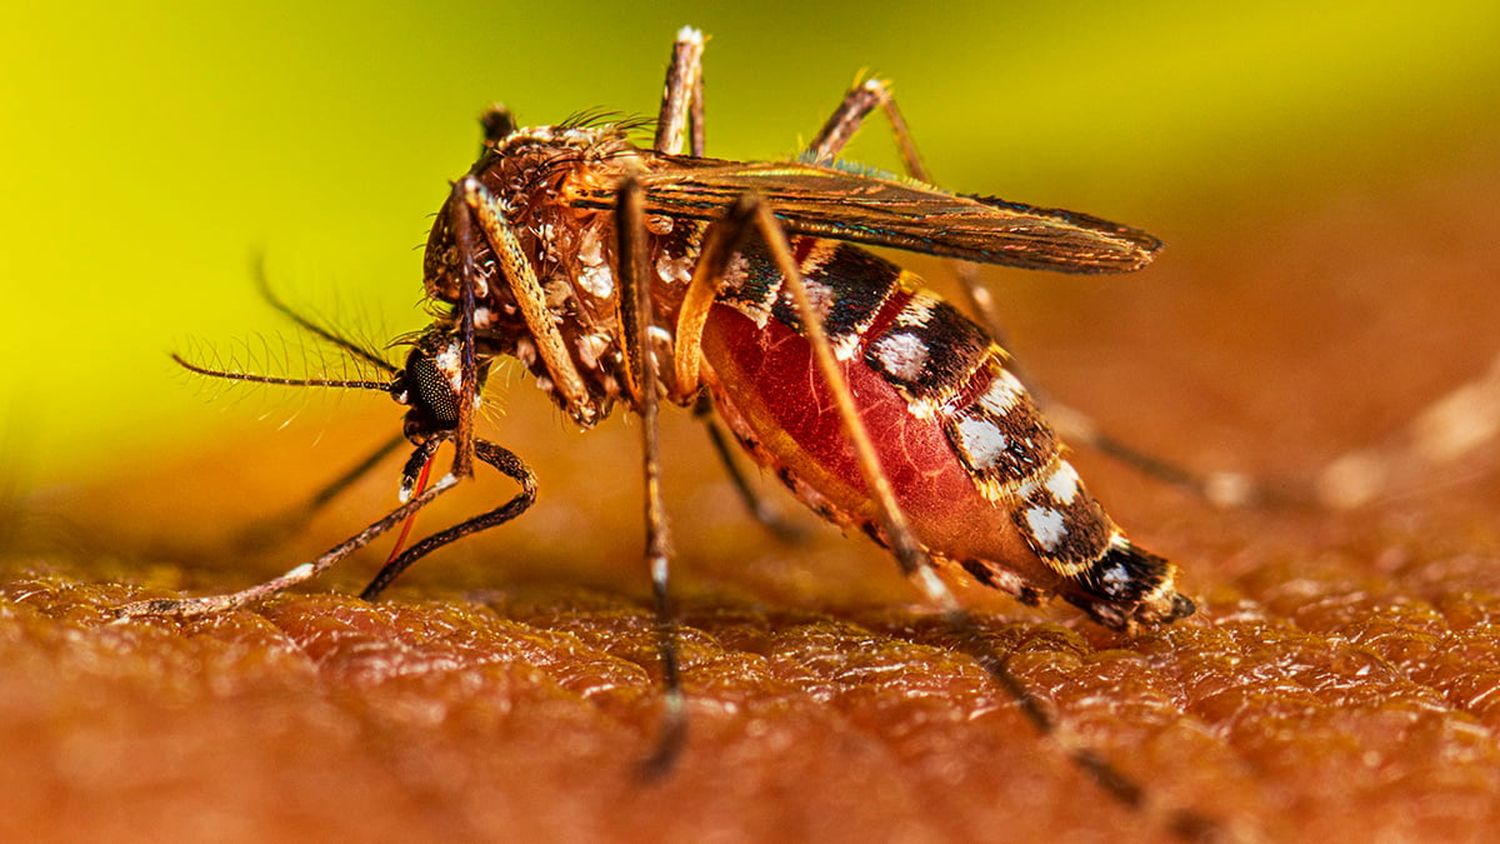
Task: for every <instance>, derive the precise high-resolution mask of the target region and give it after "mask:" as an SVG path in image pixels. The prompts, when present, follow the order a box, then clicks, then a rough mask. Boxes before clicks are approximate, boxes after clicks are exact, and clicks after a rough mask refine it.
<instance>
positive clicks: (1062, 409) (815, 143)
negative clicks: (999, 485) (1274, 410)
mask: <svg viewBox="0 0 1500 844" xmlns="http://www.w3.org/2000/svg"><path fill="white" fill-rule="evenodd" d="M877 108H878V109H880V110H881V111H882V112H884V113H885V116H886V120H887V122H888V123H889V124H890V127H891V134H892V135H894V136H895V139H896V146H897V149H898V150H899V152H900V154H901V160H902V163H903V165H904V167H905V169H906V173H907V175H908V176H910V177H912V178H914V179H916V180H918V181H921V182H927V183H931V182H932V178H931V176H930V175H929V174H928V172H927V168H926V167H925V166H924V165H923V164H922V156H921V155H920V154H919V153H918V152H917V146H916V143H915V142H914V141H913V140H912V137H911V130H910V129H908V128H907V125H906V120H905V118H903V117H902V116H901V111H900V109H899V108H897V107H896V99H895V97H894V96H893V95H892V94H891V90H890V85H889V83H887V82H886V81H885V80H883V79H867V80H865V81H864V82H863V83H860V84H857V85H855V86H854V87H853V88H851V89H850V90H849V91H848V92H847V93H846V94H845V95H844V100H843V102H842V103H840V104H839V107H838V108H837V109H835V110H834V112H833V114H832V115H830V116H829V118H828V121H827V122H826V123H824V124H823V128H822V129H820V130H819V131H818V134H817V135H816V136H815V137H814V138H813V140H812V143H811V144H809V145H808V148H807V154H808V155H809V156H811V157H812V158H813V159H814V160H817V161H830V160H832V159H833V158H835V157H837V155H838V153H839V152H840V151H841V150H842V149H843V148H844V147H845V145H847V144H848V143H849V141H850V140H851V139H852V138H853V137H854V135H855V133H856V132H858V131H859V128H860V126H861V125H862V124H863V123H864V120H865V118H866V117H868V116H869V114H870V113H871V112H872V111H874V110H875V109H877ZM950 264H951V265H952V267H953V271H954V274H955V275H957V277H958V280H959V284H960V287H961V288H962V289H963V292H964V297H965V299H967V301H968V304H969V310H970V312H971V313H972V314H974V316H975V319H977V320H978V322H979V324H980V326H982V327H983V328H984V329H985V331H987V332H989V334H990V336H991V337H993V338H994V340H995V342H997V343H999V344H1000V345H1002V346H1005V345H1006V343H1005V332H1004V330H1003V329H1002V328H1001V325H1000V318H999V314H998V313H997V309H996V307H995V300H994V297H993V296H992V295H991V294H990V291H989V288H988V287H986V286H985V284H984V280H983V279H982V278H981V277H980V273H979V270H978V268H977V267H976V266H975V265H973V264H970V263H966V262H962V261H952V262H950ZM1008 368H1009V369H1010V370H1011V371H1012V373H1013V374H1015V375H1016V376H1017V377H1018V378H1019V379H1020V380H1021V381H1022V382H1023V383H1025V384H1026V386H1027V389H1028V390H1029V391H1030V392H1031V394H1032V396H1033V397H1034V398H1035V399H1036V400H1037V403H1038V404H1040V405H1042V406H1043V407H1044V409H1045V411H1046V413H1047V416H1048V418H1049V419H1050V420H1051V421H1052V423H1053V425H1054V426H1056V427H1057V429H1058V431H1059V432H1060V433H1061V434H1062V435H1063V438H1064V439H1066V440H1068V441H1069V442H1074V443H1077V444H1079V445H1082V446H1087V447H1090V448H1093V449H1095V450H1097V451H1099V452H1100V453H1102V454H1105V455H1107V456H1109V457H1112V458H1114V459H1116V460H1119V461H1120V462H1122V463H1124V464H1125V465H1127V466H1130V467H1132V468H1134V469H1136V470H1137V471H1139V472H1141V473H1143V474H1145V475H1147V476H1148V477H1152V478H1155V479H1157V480H1159V481H1162V482H1164V483H1168V484H1171V485H1173V486H1178V487H1181V488H1183V489H1186V490H1188V491H1190V492H1192V493H1193V494H1195V495H1197V496H1199V497H1201V498H1203V499H1205V500H1207V501H1209V502H1211V503H1213V504H1215V505H1218V506H1221V507H1236V506H1243V505H1245V504H1249V503H1252V501H1259V500H1262V499H1264V498H1269V497H1272V495H1271V493H1270V492H1268V491H1262V490H1258V489H1254V488H1252V484H1251V482H1250V479H1249V478H1247V477H1245V476H1244V475H1240V474H1238V473H1231V472H1212V473H1206V474H1199V473H1197V472H1193V471H1192V470H1189V469H1186V468H1183V467H1181V466H1177V465H1175V464H1172V463H1169V462H1167V461H1164V460H1161V459H1159V458H1156V457H1153V456H1151V455H1149V454H1146V453H1144V452H1142V451H1139V450H1137V449H1135V448H1134V447H1132V446H1130V445H1127V444H1125V443H1123V442H1121V441H1120V440H1117V439H1115V438H1114V437H1112V436H1110V435H1108V434H1106V433H1104V432H1103V431H1100V430H1099V427H1098V425H1096V424H1095V423H1094V421H1093V420H1092V419H1091V418H1089V416H1088V415H1086V414H1084V413H1083V412H1081V411H1079V410H1077V409H1074V408H1072V407H1068V406H1065V405H1062V404H1059V403H1057V402H1055V401H1053V400H1052V399H1051V398H1050V397H1049V396H1047V394H1046V393H1045V392H1044V391H1041V390H1038V389H1036V387H1035V385H1034V382H1033V381H1032V379H1030V378H1029V377H1027V376H1026V374H1025V373H1024V372H1023V371H1021V370H1020V368H1019V365H1018V363H1017V362H1015V361H1014V360H1012V361H1011V362H1010V363H1009V364H1008Z"/></svg>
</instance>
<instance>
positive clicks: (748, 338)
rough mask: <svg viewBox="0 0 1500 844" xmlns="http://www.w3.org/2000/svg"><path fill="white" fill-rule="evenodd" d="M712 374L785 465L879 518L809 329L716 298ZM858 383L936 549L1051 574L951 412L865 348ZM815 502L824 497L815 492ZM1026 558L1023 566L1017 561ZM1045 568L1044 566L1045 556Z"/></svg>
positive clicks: (771, 463) (855, 373) (888, 467)
mask: <svg viewBox="0 0 1500 844" xmlns="http://www.w3.org/2000/svg"><path fill="white" fill-rule="evenodd" d="M703 353H704V356H705V358H706V359H707V361H708V363H709V366H710V367H712V371H711V372H710V373H707V374H706V378H707V380H708V382H709V385H710V387H711V389H712V390H713V394H714V399H715V401H716V402H717V403H718V405H719V406H720V408H721V410H722V412H723V414H724V416H725V417H726V420H727V421H729V423H730V424H731V425H732V426H734V427H735V428H736V430H737V432H738V433H739V434H741V435H742V436H745V435H749V436H750V437H752V438H753V439H754V440H755V441H757V442H758V443H759V447H760V453H758V454H757V455H756V458H757V459H758V460H760V461H761V462H762V463H764V464H766V466H767V468H770V469H773V470H778V471H779V470H782V469H785V470H787V471H789V472H791V473H792V475H794V476H795V477H796V478H798V479H800V480H801V481H802V483H804V484H806V485H807V486H808V487H810V488H811V489H812V490H814V491H815V492H816V493H817V494H818V495H820V496H821V497H822V498H823V499H824V500H825V502H826V503H827V504H828V505H830V506H831V507H832V509H833V510H834V512H835V515H837V516H841V517H842V518H843V519H844V520H846V521H849V522H852V523H854V524H862V523H864V522H866V521H869V520H876V521H878V519H877V509H876V507H875V504H874V502H873V501H872V500H871V498H870V496H869V495H868V493H867V490H868V487H867V485H866V484H865V481H864V476H863V474H862V473H861V472H860V469H859V466H858V464H857V462H856V461H855V457H854V450H853V448H852V447H851V446H850V444H849V440H848V436H847V435H846V434H845V432H844V428H843V424H842V423H841V421H840V419H839V415H838V410H837V408H836V407H835V405H834V402H833V398H832V396H831V395H830V394H829V391H828V388H827V386H826V385H825V384H824V383H823V379H822V377H821V376H820V375H819V373H818V370H817V367H816V365H815V364H814V362H813V359H812V349H811V347H810V346H809V345H808V343H807V340H806V339H804V338H803V337H802V336H801V335H799V334H797V333H796V332H794V331H792V330H791V329H790V328H788V327H786V326H785V325H782V324H781V323H779V322H777V321H776V320H774V319H772V320H769V321H768V322H767V324H766V326H765V328H760V327H757V326H756V324H755V323H754V322H753V321H752V320H751V319H749V318H748V317H746V316H745V315H744V314H742V313H740V312H739V311H737V310H735V309H733V308H731V307H728V306H726V305H722V304H719V305H715V306H714V308H713V311H712V312H711V313H710V315H709V319H708V324H707V327H706V329H705V331H704V336H703ZM844 369H845V373H846V377H847V378H848V381H849V387H850V390H851V391H852V393H853V395H854V400H855V404H856V405H858V407H859V409H860V415H861V417H862V418H863V420H864V423H865V427H866V429H867V430H868V431H869V433H870V439H871V440H872V441H873V443H874V446H875V450H876V453H877V455H878V456H879V459H880V463H881V466H882V468H883V469H884V470H885V473H886V475H887V476H888V477H889V478H890V480H891V486H892V488H893V489H894V491H895V494H896V500H897V502H898V503H899V504H900V506H901V507H902V509H903V510H904V511H905V513H906V515H907V517H908V519H909V520H910V522H911V525H912V529H913V530H914V531H915V532H916V534H917V537H918V538H919V539H921V540H922V542H923V543H924V544H926V545H927V547H928V548H929V549H931V550H932V551H933V552H935V553H939V554H942V555H944V556H947V557H950V558H952V559H955V560H963V559H966V558H981V559H987V560H993V561H996V562H1001V561H1003V562H1005V563H1006V564H1008V565H1009V566H1010V567H1012V568H1017V569H1022V570H1024V571H1025V572H1026V573H1027V574H1028V575H1031V576H1033V577H1035V578H1037V579H1038V580H1040V581H1041V582H1046V581H1049V580H1051V579H1052V578H1050V577H1048V576H1047V575H1046V574H1045V573H1044V570H1040V571H1038V570H1035V569H1034V568H1033V566H1034V565H1036V563H1035V562H1034V561H1035V557H1034V556H1033V555H1032V554H1031V552H1030V551H1029V550H1028V549H1027V548H1026V546H1025V544H1024V542H1023V541H1022V539H1021V538H1020V535H1019V534H1018V533H1017V531H1016V528H1015V527H1014V525H1013V523H1012V522H1011V519H1010V517H1009V516H1008V515H1007V514H1006V513H1005V512H1004V511H1002V510H1001V509H999V508H997V507H996V506H995V505H994V504H992V503H991V502H990V501H989V500H988V499H986V498H985V497H984V496H983V495H981V494H980V492H979V490H978V489H977V487H976V486H975V484H974V481H973V479H972V478H971V477H970V475H969V473H968V471H967V470H966V469H965V467H964V466H963V464H962V463H960V462H959V458H958V456H957V455H956V454H955V453H954V451H953V447H952V446H951V445H950V444H949V441H948V438H947V436H946V435H945V434H944V432H943V429H942V425H941V421H940V420H938V419H935V418H930V419H920V418H918V417H916V416H914V415H913V414H912V413H911V412H910V411H909V410H908V408H907V402H906V399H905V398H903V397H902V396H901V395H900V394H899V393H898V392H897V391H896V388H895V387H893V386H892V385H891V384H890V383H889V382H887V381H886V380H885V378H884V377H883V376H881V375H880V374H879V373H877V372H875V371H874V370H872V369H870V368H869V367H868V366H866V365H865V363H864V359H863V355H858V356H856V357H855V359H854V360H851V361H849V362H847V363H845V364H844ZM807 503H808V504H809V505H810V506H813V507H814V508H816V507H817V506H818V503H819V502H817V501H811V500H810V501H808V502H807ZM1018 561H1023V562H1021V564H1020V565H1019V566H1018V565H1016V563H1017V562H1018ZM1038 568H1039V566H1038Z"/></svg>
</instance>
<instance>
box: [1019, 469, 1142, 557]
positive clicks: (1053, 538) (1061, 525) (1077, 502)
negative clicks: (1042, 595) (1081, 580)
mask: <svg viewBox="0 0 1500 844" xmlns="http://www.w3.org/2000/svg"><path fill="white" fill-rule="evenodd" d="M1046 480H1047V478H1043V479H1041V481H1040V482H1038V483H1036V484H1034V485H1033V486H1032V488H1031V489H1030V490H1028V492H1027V494H1026V496H1025V498H1024V499H1023V500H1022V501H1021V502H1020V504H1019V506H1017V507H1016V508H1015V509H1013V510H1012V511H1011V519H1012V520H1013V521H1014V522H1015V523H1016V527H1018V528H1020V530H1021V536H1022V537H1024V538H1025V539H1026V543H1027V545H1029V546H1031V550H1032V551H1033V552H1034V553H1035V554H1036V555H1037V556H1038V557H1041V558H1042V560H1043V561H1045V562H1047V563H1049V564H1051V565H1052V566H1053V567H1054V568H1055V569H1057V570H1058V571H1059V572H1060V573H1062V574H1070V575H1076V574H1079V573H1080V572H1081V571H1083V570H1086V568H1085V567H1087V566H1090V565H1092V564H1096V563H1097V561H1098V560H1099V559H1100V557H1102V556H1103V555H1104V553H1105V551H1106V550H1108V549H1109V547H1110V538H1111V537H1112V536H1114V535H1115V533H1116V529H1115V525H1114V522H1112V521H1110V518H1109V515H1108V514H1106V513H1105V512H1104V507H1103V505H1101V504H1100V503H1099V500H1098V499H1096V498H1094V496H1093V495H1091V494H1089V491H1088V489H1086V488H1085V487H1084V486H1083V484H1082V482H1078V483H1077V484H1076V491H1075V492H1074V493H1073V496H1072V499H1071V500H1060V499H1058V498H1057V497H1055V496H1054V495H1053V494H1052V492H1051V491H1050V490H1049V489H1048V487H1047V484H1046Z"/></svg>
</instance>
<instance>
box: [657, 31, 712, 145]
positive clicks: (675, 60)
mask: <svg viewBox="0 0 1500 844" xmlns="http://www.w3.org/2000/svg"><path fill="white" fill-rule="evenodd" d="M689 130H691V136H692V137H691V142H692V147H691V149H692V153H693V155H695V156H700V157H701V156H702V155H703V33H702V32H701V31H699V30H697V29H694V28H692V27H690V26H685V27H683V28H682V29H681V30H680V31H678V33H677V41H676V42H675V43H674V44H673V45H672V63H671V64H670V65H669V66H668V67H667V84H666V87H665V89H664V90H663V91H662V95H661V111H660V112H659V113H658V115H657V119H656V141H655V143H653V144H652V149H654V150H655V151H657V152H662V153H666V154H668V155H681V154H682V146H683V135H684V134H686V133H688V132H689Z"/></svg>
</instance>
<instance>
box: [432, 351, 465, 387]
mask: <svg viewBox="0 0 1500 844" xmlns="http://www.w3.org/2000/svg"><path fill="white" fill-rule="evenodd" d="M432 362H433V363H434V364H436V365H437V368H438V371H439V372H441V373H443V377H444V378H447V379H448V384H449V386H451V387H452V388H453V394H454V395H458V394H459V393H461V392H463V384H464V370H463V363H462V361H461V360H460V358H459V354H458V344H457V343H449V344H448V348H446V349H444V350H442V351H441V352H438V354H437V356H436V357H434V358H433V359H432Z"/></svg>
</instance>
